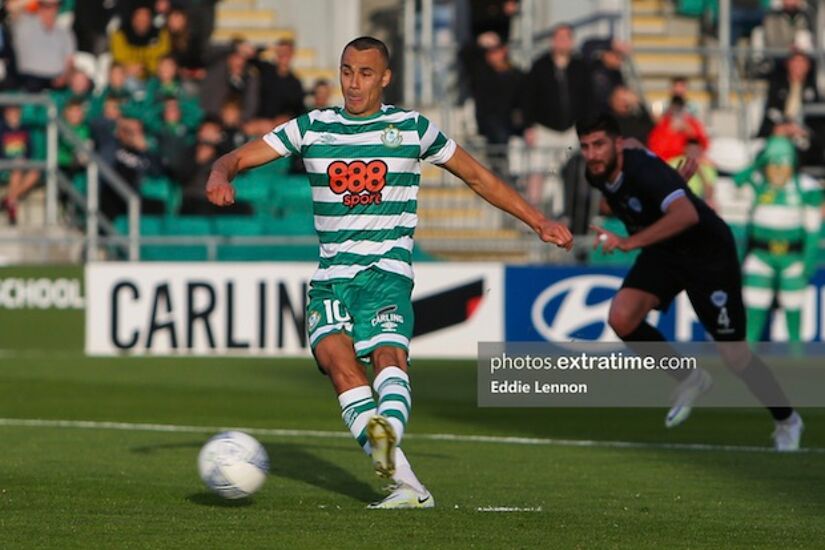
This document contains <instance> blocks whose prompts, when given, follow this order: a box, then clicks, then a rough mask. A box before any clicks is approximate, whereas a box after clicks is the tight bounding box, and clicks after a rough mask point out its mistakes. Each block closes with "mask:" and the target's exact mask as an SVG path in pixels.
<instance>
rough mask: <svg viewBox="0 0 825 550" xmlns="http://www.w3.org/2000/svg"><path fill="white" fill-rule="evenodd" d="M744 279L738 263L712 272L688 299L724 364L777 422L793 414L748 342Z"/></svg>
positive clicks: (690, 289) (689, 292) (700, 282)
mask: <svg viewBox="0 0 825 550" xmlns="http://www.w3.org/2000/svg"><path fill="white" fill-rule="evenodd" d="M741 289H742V277H741V274H740V271H739V266H738V264H737V263H734V262H728V263H726V264H725V265H720V266H719V267H718V268H717V269H715V270H713V271H709V272H708V273H707V277H704V278H702V279H700V280H697V281H696V282H695V283H694V284H693V285H691V287H690V288H688V289H687V293H688V298H690V302H691V304H692V305H693V309H694V311H695V312H696V316H697V317H698V318H699V321H700V322H701V323H702V326H704V327H705V330H707V331H708V333H709V334H710V335H711V336H712V337H713V339H714V340H715V341H716V342H717V349H718V350H719V353H720V355H721V356H722V359H723V361H724V362H725V364H726V365H727V366H728V367H729V368H730V369H732V370H733V371H734V372H735V373H736V374H737V375H738V376H739V378H741V379H742V381H743V382H744V383H745V385H746V386H747V387H748V389H749V390H750V391H751V393H753V394H754V395H755V396H756V398H757V399H759V401H760V402H761V403H762V404H763V405H764V406H765V407H766V408H767V409H768V411H769V412H770V413H771V416H772V417H773V419H774V420H775V421H777V422H782V421H785V420H787V419H788V418H790V417H791V415H792V414H793V409H792V408H791V407H790V405H789V402H788V398H787V396H786V395H785V392H784V391H783V390H782V388H781V387H780V386H779V383H778V382H777V380H776V378H775V377H774V375H773V373H772V372H771V370H770V369H769V368H768V366H767V365H766V364H765V363H764V362H762V360H761V359H760V358H759V357H758V356H757V355H755V354H753V353H752V352H751V350H750V347H749V346H748V343H747V342H746V341H745V334H746V330H745V324H746V313H745V305H744V301H743V294H742V290H741Z"/></svg>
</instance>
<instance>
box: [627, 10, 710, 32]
mask: <svg viewBox="0 0 825 550" xmlns="http://www.w3.org/2000/svg"><path fill="white" fill-rule="evenodd" d="M637 35H658V36H699V22H698V21H697V20H695V19H691V18H689V17H677V16H669V15H639V16H638V17H633V22H632V25H631V36H637Z"/></svg>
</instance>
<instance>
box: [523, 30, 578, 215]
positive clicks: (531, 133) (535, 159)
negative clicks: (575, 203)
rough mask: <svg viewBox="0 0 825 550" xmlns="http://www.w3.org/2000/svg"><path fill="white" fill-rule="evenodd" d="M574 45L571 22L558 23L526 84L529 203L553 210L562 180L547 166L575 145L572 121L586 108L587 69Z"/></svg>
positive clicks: (558, 208)
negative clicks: (543, 205) (551, 172)
mask: <svg viewBox="0 0 825 550" xmlns="http://www.w3.org/2000/svg"><path fill="white" fill-rule="evenodd" d="M573 45H574V41H573V28H572V27H571V26H570V25H567V24H561V25H559V26H557V27H556V28H555V29H554V30H553V34H552V38H551V49H550V52H548V53H547V54H545V55H543V56H541V57H539V58H538V59H537V60H536V61H535V62H534V63H533V66H532V68H531V69H530V73H529V74H528V75H527V83H526V85H525V95H524V117H525V125H526V128H527V129H526V130H525V134H524V138H525V141H526V143H527V146H528V148H530V149H531V150H532V152H531V154H530V161H529V164H530V166H529V170H530V172H531V173H532V174H533V175H532V176H531V177H530V180H529V182H528V187H527V193H528V199H529V200H530V201H531V202H532V203H533V204H534V205H537V204H539V203H542V202H545V200H546V201H547V202H548V203H549V205H548V206H549V208H550V212H551V213H552V215H555V214H557V213H559V212H560V211H561V208H562V203H563V202H564V197H563V196H562V195H563V193H562V188H561V182H560V181H559V179H558V178H557V177H555V176H553V175H550V174H549V171H548V169H549V168H550V165H551V163H553V162H554V160H558V156H559V154H564V151H565V150H570V149H572V148H573V147H575V145H576V143H577V138H576V131H575V124H576V121H577V120H579V119H581V118H582V117H583V116H585V115H586V114H587V113H588V112H589V110H590V109H591V93H590V71H589V68H588V66H587V63H586V62H585V61H584V60H583V59H581V58H580V57H579V56H577V55H575V53H574V50H573ZM542 182H543V184H542Z"/></svg>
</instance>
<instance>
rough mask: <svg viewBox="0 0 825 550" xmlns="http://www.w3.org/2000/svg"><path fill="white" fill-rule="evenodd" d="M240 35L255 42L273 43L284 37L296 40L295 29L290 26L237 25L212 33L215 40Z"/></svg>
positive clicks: (227, 39)
mask: <svg viewBox="0 0 825 550" xmlns="http://www.w3.org/2000/svg"><path fill="white" fill-rule="evenodd" d="M237 36H240V37H243V38H245V39H246V40H249V41H250V42H252V43H253V44H272V43H274V42H277V41H279V40H282V39H284V38H287V39H292V40H295V31H294V30H293V29H290V28H286V27H282V28H270V29H261V28H255V27H235V28H232V29H216V30H215V33H214V34H213V35H212V40H213V41H215V42H229V41H230V40H232V39H233V38H235V37H237Z"/></svg>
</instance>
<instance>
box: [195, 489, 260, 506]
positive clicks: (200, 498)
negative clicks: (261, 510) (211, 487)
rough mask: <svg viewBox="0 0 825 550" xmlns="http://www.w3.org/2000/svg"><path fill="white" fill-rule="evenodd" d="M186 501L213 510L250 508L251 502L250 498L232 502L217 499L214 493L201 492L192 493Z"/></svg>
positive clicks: (220, 498)
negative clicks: (212, 508)
mask: <svg viewBox="0 0 825 550" xmlns="http://www.w3.org/2000/svg"><path fill="white" fill-rule="evenodd" d="M186 500H188V501H189V502H191V503H192V504H197V505H198V506H209V507H215V508H244V507H246V506H250V505H251V504H252V502H253V499H251V498H238V499H234V500H229V499H226V498H222V497H219V496H218V495H216V494H214V493H208V492H206V491H202V492H200V493H192V494H191V495H189V496H188V497H186Z"/></svg>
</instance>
